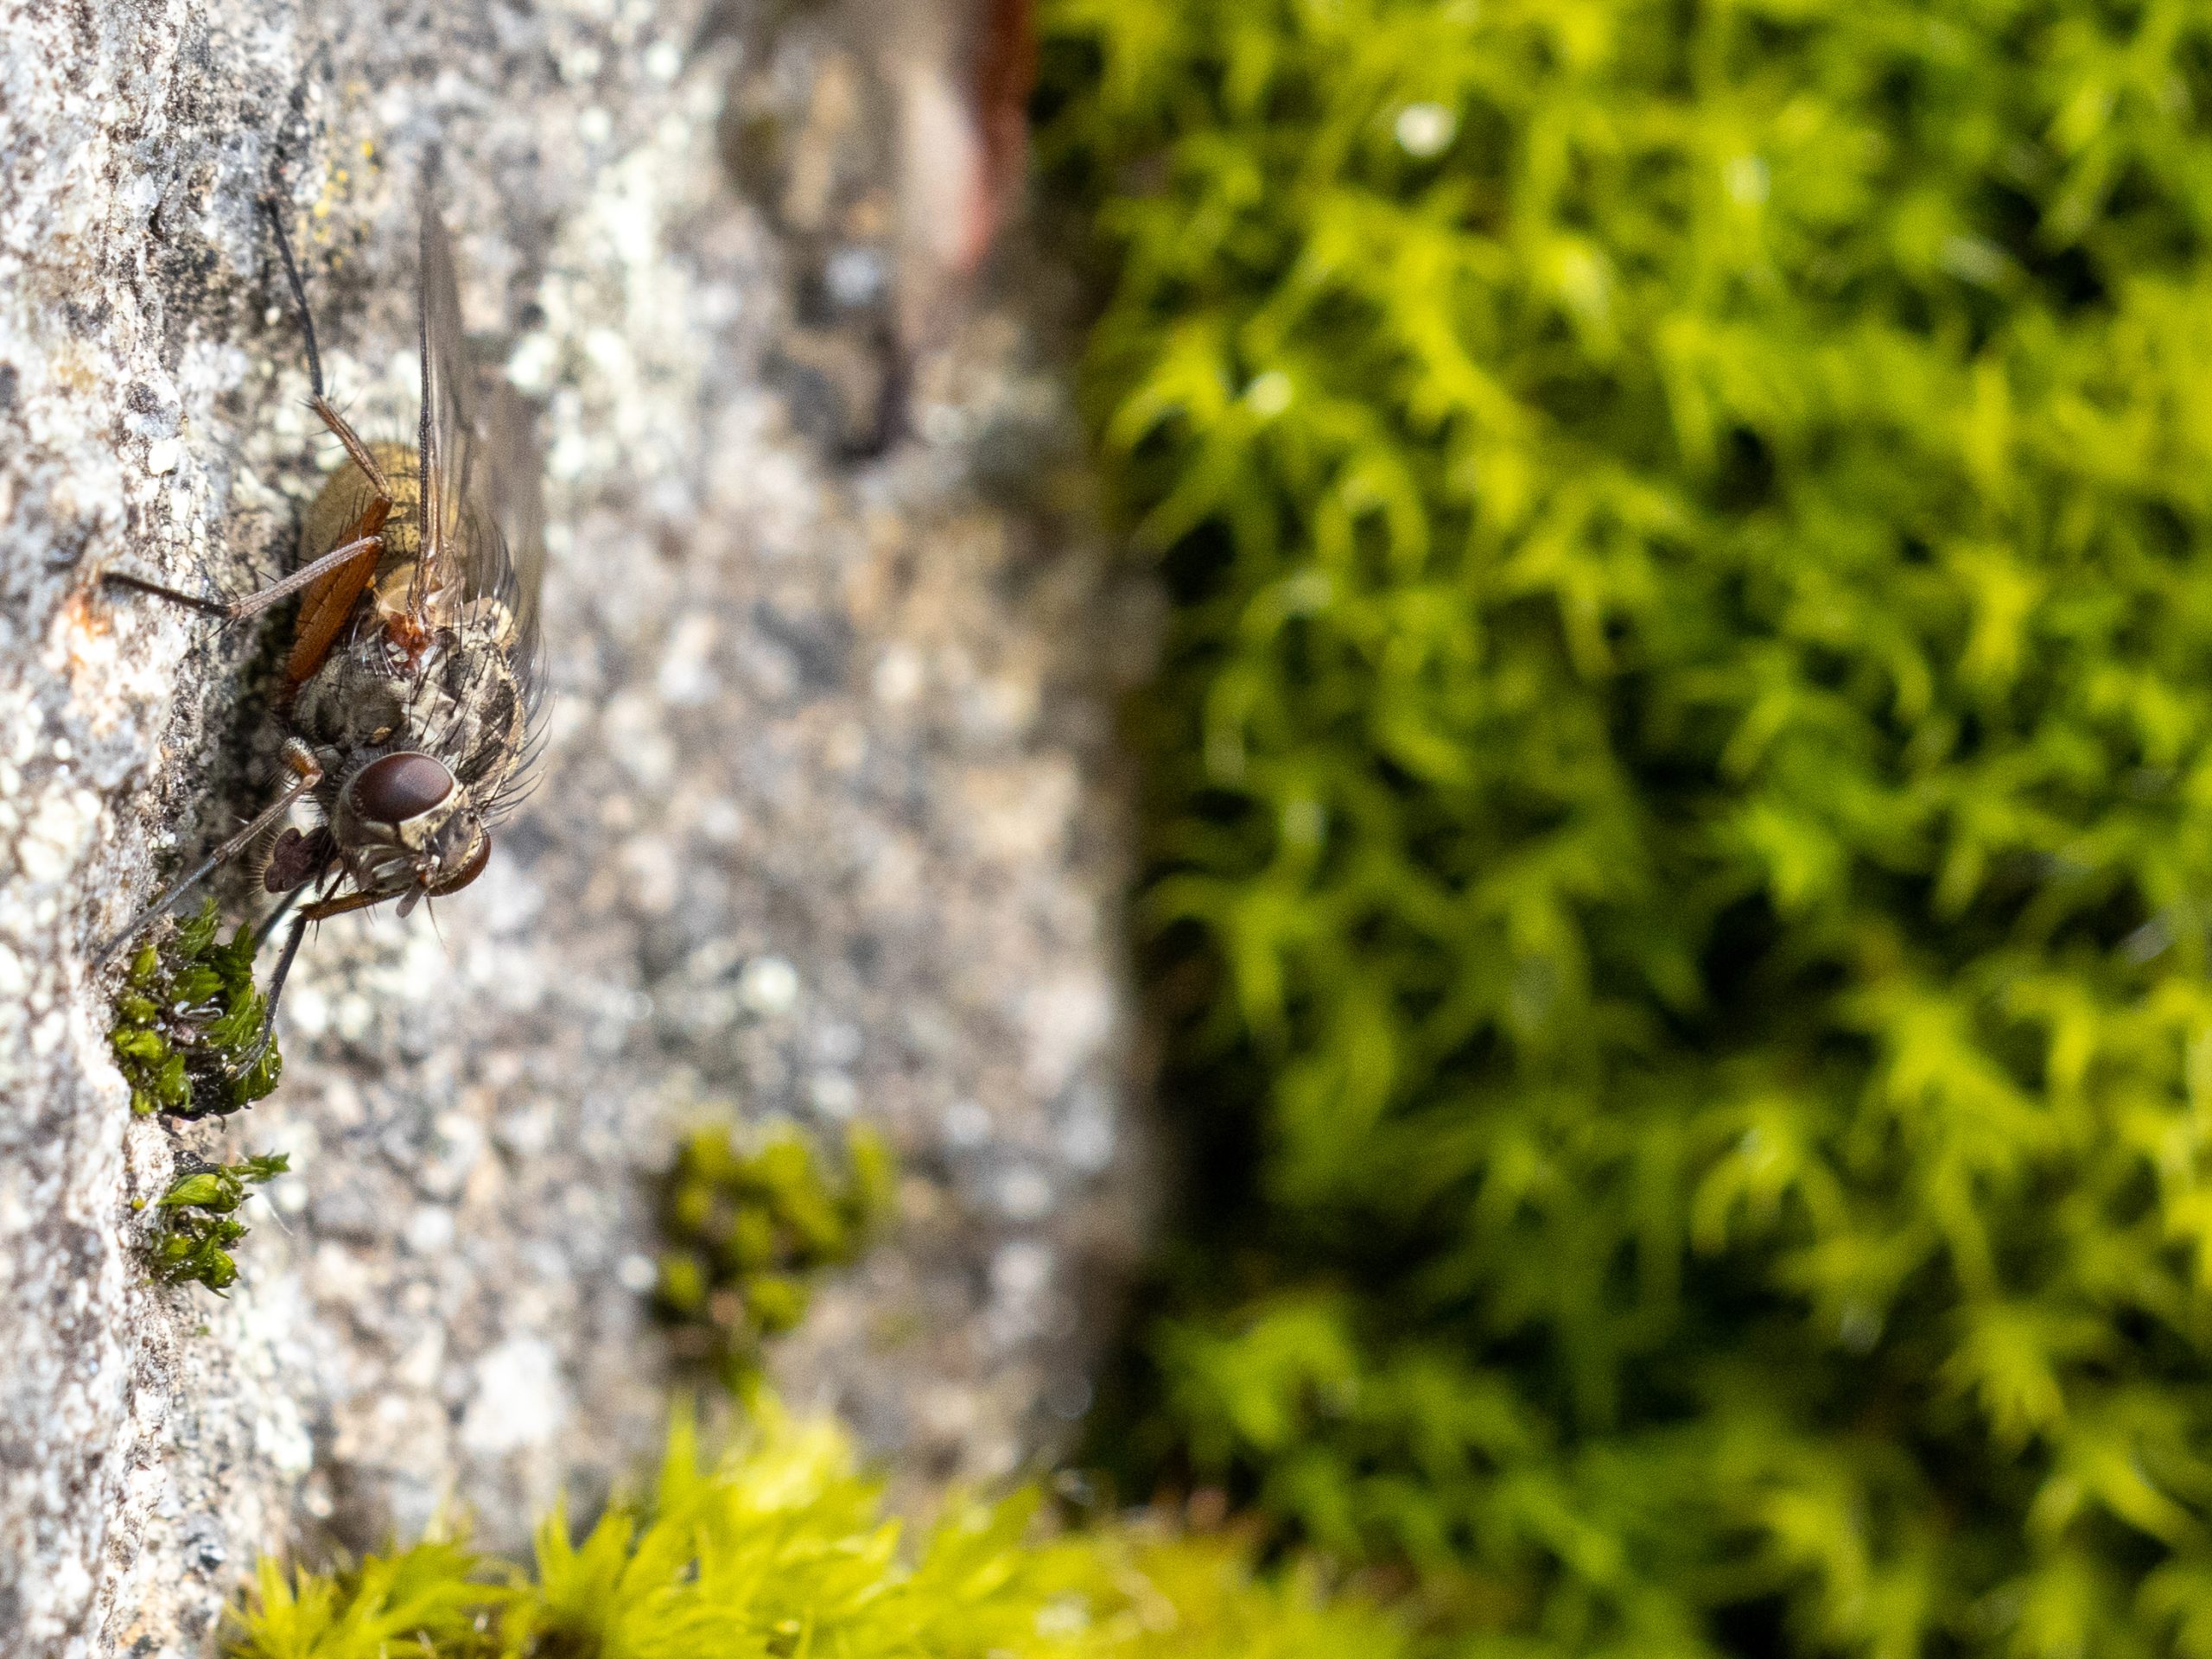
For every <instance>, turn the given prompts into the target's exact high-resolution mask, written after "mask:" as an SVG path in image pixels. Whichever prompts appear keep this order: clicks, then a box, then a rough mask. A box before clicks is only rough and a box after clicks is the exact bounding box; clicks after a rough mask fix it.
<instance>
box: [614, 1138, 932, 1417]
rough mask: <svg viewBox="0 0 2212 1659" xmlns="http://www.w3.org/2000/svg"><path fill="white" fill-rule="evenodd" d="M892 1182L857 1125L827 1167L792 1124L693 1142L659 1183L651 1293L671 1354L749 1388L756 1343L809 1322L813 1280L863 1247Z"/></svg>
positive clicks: (883, 1158)
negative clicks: (661, 1239) (659, 1241)
mask: <svg viewBox="0 0 2212 1659" xmlns="http://www.w3.org/2000/svg"><path fill="white" fill-rule="evenodd" d="M893 1179H894V1176H893V1168H892V1163H891V1157H890V1153H889V1151H888V1149H887V1147H885V1146H884V1144H883V1143H882V1141H880V1140H879V1139H878V1138H877V1137H876V1136H875V1135H874V1134H872V1133H871V1132H869V1131H868V1130H867V1129H864V1128H855V1130H853V1131H852V1132H851V1134H850V1135H849V1136H848V1137H847V1140H846V1143H845V1147H844V1151H843V1154H842V1159H841V1160H837V1163H836V1166H834V1167H833V1166H832V1164H831V1162H830V1161H829V1160H825V1159H824V1158H823V1157H822V1156H821V1155H820V1154H818V1153H817V1150H816V1149H815V1147H813V1145H812V1144H811V1143H810V1142H809V1141H806V1140H805V1139H804V1138H803V1137H802V1136H801V1135H799V1134H798V1131H797V1130H796V1129H793V1128H789V1127H788V1126H785V1127H781V1128H774V1129H771V1130H769V1131H766V1133H763V1134H760V1135H753V1136H751V1137H744V1136H740V1135H733V1134H731V1133H730V1132H729V1131H728V1130H723V1129H702V1130H701V1131H699V1132H698V1133H697V1134H695V1135H692V1136H691V1137H690V1139H689V1140H688V1141H685V1142H684V1143H683V1147H682V1148H681V1150H680V1151H679V1152H678V1153H677V1160H676V1164H675V1166H674V1167H673V1168H672V1169H671V1171H670V1172H669V1174H668V1177H667V1179H666V1180H665V1182H664V1186H663V1192H662V1203H661V1218H662V1225H663V1229H664V1233H665V1235H666V1238H667V1248H666V1249H664V1251H663V1253H662V1255H661V1260H660V1272H659V1279H658V1284H657V1286H656V1287H655V1290H654V1296H653V1300H654V1306H655V1307H656V1308H657V1309H658V1312H659V1313H661V1315H662V1317H663V1318H664V1319H665V1320H666V1321H667V1322H668V1323H669V1325H671V1332H672V1336H673V1339H674V1343H675V1346H676V1348H677V1352H678V1353H679V1354H681V1355H683V1356H685V1357H689V1358H690V1359H693V1360H696V1361H698V1362H699V1363H702V1364H704V1365H706V1366H707V1367H709V1368H710V1369H711V1370H713V1371H714V1372H715V1375H716V1376H719V1377H720V1378H721V1380H722V1381H723V1382H724V1383H726V1384H728V1386H729V1387H731V1388H733V1389H741V1388H743V1387H744V1386H746V1385H747V1383H749V1382H750V1381H751V1380H752V1379H753V1376H755V1375H756V1374H757V1371H758V1369H759V1364H760V1344H761V1343H762V1341H763V1340H764V1339H765V1338H769V1337H773V1336H778V1335H780V1334H781V1333H783V1332H785V1331H788V1330H790V1329H791V1327H792V1326H794V1325H797V1324H798V1322H799V1321H800V1320H801V1319H804V1317H805V1315H806V1309H807V1305H808V1302H809V1300H810V1298H811V1295H812V1283H813V1281H814V1280H815V1279H816V1278H817V1276H818V1275H819V1274H821V1273H822V1272H823V1270H825V1269H827V1268H832V1267H839V1266H842V1265H844V1264H846V1263H849V1262H852V1261H854V1260H855V1259H856V1258H857V1257H858V1256H859V1255H860V1253H861V1250H862V1249H864V1248H865V1247H866V1245H867V1243H868V1239H869V1236H870V1235H871V1234H872V1233H873V1231H874V1230H875V1228H876V1227H877V1225H878V1224H880V1221H881V1220H882V1218H883V1217H885V1216H886V1215H887V1213H888V1211H889V1208H890V1199H891V1192H892V1186H893Z"/></svg>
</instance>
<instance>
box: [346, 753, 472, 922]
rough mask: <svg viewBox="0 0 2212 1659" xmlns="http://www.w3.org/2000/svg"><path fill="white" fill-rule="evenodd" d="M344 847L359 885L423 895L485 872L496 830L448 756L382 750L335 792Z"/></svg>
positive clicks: (455, 887)
mask: <svg viewBox="0 0 2212 1659" xmlns="http://www.w3.org/2000/svg"><path fill="white" fill-rule="evenodd" d="M331 827H332V829H333V831H334V835H335V837H336V840H337V843H338V846H339V849H340V852H341V854H342V855H343V856H344V857H345V859H346V862H347V863H348V864H350V865H351V866H352V867H353V869H354V871H355V874H356V876H357V878H358V879H359V880H360V881H361V883H362V885H363V886H364V887H368V888H370V889H372V890H373V891H375V892H378V893H389V894H394V895H399V894H404V895H405V900H404V903H403V905H402V906H401V908H402V909H403V911H404V910H405V909H408V908H410V907H411V906H412V905H413V902H414V900H415V899H416V898H418V897H424V896H427V897H429V898H434V899H435V898H438V897H441V896H442V895H443V894H446V893H455V892H458V891H459V890H460V889H461V888H462V887H467V885H468V884H469V883H470V882H471V881H474V880H475V879H476V878H477V877H478V876H479V875H480V874H483V872H484V866H485V865H486V863H487V862H489V861H490V860H491V856H492V836H491V833H490V832H489V831H488V830H486V829H485V827H484V820H483V815H482V814H481V812H480V810H478V809H477V807H476V806H475V804H474V803H473V802H471V801H470V799H469V796H468V791H467V789H466V788H464V787H463V786H462V785H461V783H460V781H459V780H458V779H455V778H454V775H453V771H452V769H451V768H450V767H448V766H447V765H446V763H445V762H444V761H442V760H439V759H438V758H437V756H435V755H434V754H426V753H423V752H422V751H421V750H419V749H401V750H397V751H395V752H393V753H390V754H382V755H378V757H377V758H376V759H375V760H371V761H369V762H368V763H367V764H365V766H361V767H360V768H359V770H358V771H357V772H354V773H353V776H352V777H350V778H348V779H346V782H345V784H344V785H343V786H342V787H341V788H340V790H339V791H338V810H337V813H336V816H335V818H334V822H333V823H332V826H331Z"/></svg>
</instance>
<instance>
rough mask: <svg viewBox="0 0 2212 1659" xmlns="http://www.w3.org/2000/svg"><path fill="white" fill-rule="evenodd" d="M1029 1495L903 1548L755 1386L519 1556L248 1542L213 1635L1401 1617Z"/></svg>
mask: <svg viewBox="0 0 2212 1659" xmlns="http://www.w3.org/2000/svg"><path fill="white" fill-rule="evenodd" d="M1035 1510H1036V1502H1035V1499H1034V1497H1033V1496H1021V1497H1014V1498H1012V1499H1009V1500H1007V1501H1005V1502H1002V1503H995V1504H988V1503H975V1502H969V1501H956V1502H954V1503H951V1504H950V1506H949V1507H948V1508H947V1510H946V1511H945V1512H944V1515H943V1516H942V1517H941V1518H940V1519H938V1521H937V1522H935V1523H934V1524H933V1525H931V1526H930V1527H929V1528H927V1529H925V1531H924V1532H923V1533H922V1535H921V1537H920V1539H919V1541H918V1544H916V1545H915V1546H914V1547H912V1548H907V1547H906V1546H904V1545H903V1544H902V1541H901V1529H900V1526H899V1522H896V1521H894V1520H892V1519H890V1518H889V1517H888V1516H886V1515H885V1513H884V1510H883V1504H882V1499H881V1496H880V1491H878V1489H877V1488H876V1487H875V1486H874V1484H872V1483H870V1482H868V1481H867V1480H865V1479H862V1478H860V1477H859V1476H858V1475H856V1474H855V1471H854V1466H853V1458H852V1451H851V1447H850V1446H849V1443H848V1442H847V1440H845V1438H844V1436H843V1434H842V1432H841V1431H839V1430H838V1429H836V1428H835V1427H831V1426H829V1425H827V1424H810V1425H808V1424H794V1423H791V1422H789V1421H785V1419H783V1418H782V1417H781V1416H780V1414H778V1413H777V1412H776V1411H775V1410H774V1408H772V1407H768V1408H766V1409H765V1411H764V1414H763V1417H762V1427H761V1428H760V1430H759V1432H757V1433H755V1434H754V1435H753V1437H752V1438H751V1439H749V1440H747V1442H746V1443H745V1445H744V1446H742V1447H741V1448H740V1449H739V1451H738V1452H736V1453H735V1454H734V1455H733V1456H732V1457H730V1458H729V1459H726V1460H725V1461H723V1462H722V1463H721V1464H720V1465H718V1466H716V1467H714V1468H712V1469H706V1470H702V1468H701V1467H700V1465H699V1461H698V1459H697V1456H696V1451H695V1448H694V1446H693V1445H692V1442H691V1440H690V1436H689V1435H688V1434H687V1433H683V1432H682V1431H679V1432H678V1433H677V1435H676V1436H675V1437H674V1439H673V1440H672V1443H671V1447H670V1451H669V1456H668V1459H667V1462H666V1464H665V1465H664V1468H663V1471H662V1472H661V1477H660V1481H659V1484H658V1490H657V1491H655V1492H654V1493H653V1494H652V1496H651V1497H649V1498H648V1499H647V1500H646V1501H645V1502H644V1503H638V1504H634V1505H626V1504H617V1505H616V1506H614V1507H613V1508H612V1509H610V1510H607V1513H606V1514H604V1515H603V1516H601V1518H600V1519H599V1521H598V1522H597V1523H596V1524H595V1525H594V1526H593V1527H592V1528H591V1529H590V1530H589V1531H588V1533H586V1534H585V1535H583V1537H582V1540H581V1541H576V1540H573V1539H572V1538H571V1535H570V1534H569V1528H568V1525H567V1522H566V1521H565V1519H564V1518H563V1516H561V1515H560V1514H558V1513H557V1512H556V1514H554V1515H553V1516H550V1518H548V1520H547V1521H546V1522H545V1523H544V1524H543V1526H542V1527H540V1528H539V1529H538V1534H537V1552H536V1560H535V1562H534V1564H533V1566H532V1567H531V1569H530V1570H527V1571H524V1570H521V1569H518V1568H516V1567H508V1566H503V1565H500V1564H497V1563H491V1562H483V1561H479V1560H475V1559H474V1558H472V1557H471V1556H470V1555H469V1554H468V1553H467V1552H466V1551H465V1550H463V1549H461V1548H457V1547H455V1546H454V1545H453V1544H450V1543H427V1544H423V1545H419V1546H417V1547H416V1548H414V1549H412V1550H409V1551H407V1552H405V1553H404V1554H399V1555H397V1556H392V1557H387V1558H378V1559H372V1560H368V1561H365V1562H364V1563H363V1564H362V1565H361V1566H359V1567H356V1568H354V1569H353V1570H351V1571H348V1572H345V1573H335V1574H318V1573H304V1572H302V1573H294V1574H293V1575H292V1576H291V1577H290V1578H289V1580H288V1579H287V1577H286V1576H285V1574H284V1573H283V1571H282V1570H281V1569H280V1568H279V1567H277V1565H276V1564H275V1563H274V1562H270V1561H264V1562H263V1563H262V1566H261V1570H260V1575H259V1580H258V1587H257V1594H256V1595H255V1596H253V1597H252V1598H251V1599H250V1601H249V1603H248V1605H246V1606H245V1608H244V1609H242V1610H241V1611H240V1613H239V1615H238V1620H237V1628H236V1630H235V1631H234V1633H233V1635H232V1639H231V1642H230V1643H229V1648H228V1651H229V1653H230V1655H231V1656H232V1659H397V1656H402V1655H406V1656H416V1659H493V1656H508V1655H525V1654H537V1655H545V1656H560V1659H618V1656H622V1659H626V1656H649V1655H656V1656H665V1659H720V1656H729V1659H831V1656H835V1659H921V1656H925V1655H926V1656H929V1659H1400V1656H1402V1655H1404V1654H1405V1653H1406V1652H1407V1651H1408V1648H1407V1643H1406V1642H1405V1639H1404V1637H1403V1636H1402V1634H1401V1632H1400V1631H1399V1630H1398V1629H1397V1627H1396V1626H1395V1624H1392V1623H1391V1622H1390V1621H1389V1619H1388V1618H1385V1617H1384V1616H1383V1615H1382V1614H1380V1613H1378V1612H1376V1611H1374V1610H1372V1609H1371V1608H1370V1607H1369V1606H1367V1605H1365V1604H1363V1603H1362V1602H1360V1601H1358V1600H1357V1599H1345V1598H1338V1599H1329V1598H1326V1597H1324V1596H1322V1595H1321V1594H1319V1592H1318V1590H1317V1586H1315V1584H1314V1583H1313V1581H1312V1580H1310V1579H1308V1578H1305V1577H1302V1576H1300V1575H1299V1574H1296V1573H1290V1574H1286V1575H1281V1576H1279V1577H1276V1578H1274V1579H1268V1580H1263V1579H1260V1578H1257V1577H1255V1575H1254V1573H1253V1572H1252V1569H1251V1565H1250V1561H1249V1556H1248V1554H1247V1553H1246V1551H1245V1550H1244V1549H1243V1548H1240V1547H1239V1546H1238V1545H1237V1544H1236V1542H1235V1541H1231V1540H1228V1539H1224V1538H1220V1537H1212V1538H1196V1539H1192V1538H1175V1537H1172V1536H1168V1535H1164V1534H1160V1533H1155V1532H1153V1531H1150V1530H1148V1529H1144V1528H1141V1527H1128V1526H1119V1525H1116V1526H1110V1527H1108V1528H1104V1529H1099V1530H1097V1531H1093V1532H1083V1533H1075V1534H1071V1535H1063V1536H1060V1537H1058V1538H1052V1537H1045V1536H1040V1535H1039V1531H1038V1529H1037V1527H1036V1525H1035Z"/></svg>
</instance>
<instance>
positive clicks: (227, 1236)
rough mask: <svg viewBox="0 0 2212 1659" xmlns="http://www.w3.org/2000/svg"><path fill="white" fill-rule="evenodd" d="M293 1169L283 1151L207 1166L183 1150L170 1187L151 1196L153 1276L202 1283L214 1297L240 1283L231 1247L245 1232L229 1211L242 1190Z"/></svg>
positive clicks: (235, 1206)
mask: <svg viewBox="0 0 2212 1659" xmlns="http://www.w3.org/2000/svg"><path fill="white" fill-rule="evenodd" d="M290 1167H291V1160H289V1158H288V1157H287V1156H286V1155H285V1154H283V1153H281V1152H277V1153H264V1154H261V1155H260V1156H259V1157H255V1158H249V1159H247V1160H245V1162H244V1163H238V1164H211V1163H207V1162H206V1161H204V1160H200V1159H199V1158H196V1157H194V1156H193V1155H192V1154H186V1161H185V1163H184V1164H183V1166H181V1167H180V1168H179V1170H178V1171H177V1174H176V1179H175V1180H173V1181H171V1182H170V1183H169V1188H168V1192H164V1193H162V1196H161V1197H160V1198H157V1199H156V1200H155V1203H154V1207H155V1209H156V1210H157V1211H160V1212H161V1217H162V1232H161V1235H160V1236H159V1237H158V1238H157V1239H156V1242H155V1244H154V1276H155V1277H156V1278H157V1279H159V1280H160V1281H162V1283H163V1284H165V1285H184V1284H200V1285H205V1286H207V1288H208V1289H210V1290H212V1291H213V1292H214V1293H215V1294H217V1295H218V1296H219V1295H221V1294H223V1293H224V1292H225V1291H226V1290H228V1289H229V1288H230V1287H232V1285H233V1284H235V1283H236V1282H237V1281H238V1263H237V1262H234V1261H232V1259H231V1246H232V1245H233V1244H235V1243H238V1240H240V1239H242V1238H244V1237H245V1233H246V1229H245V1223H244V1222H241V1221H239V1220H238V1219H236V1217H235V1215H234V1214H233V1212H234V1211H236V1210H237V1209H238V1206H239V1205H241V1204H244V1203H245V1198H246V1189H247V1188H248V1187H249V1186H259V1185H263V1184H264V1182H267V1181H270V1180H273V1179H276V1178H277V1176H279V1175H282V1174H283V1173H284V1172H285V1171H286V1170H288V1169H289V1168H290Z"/></svg>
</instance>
